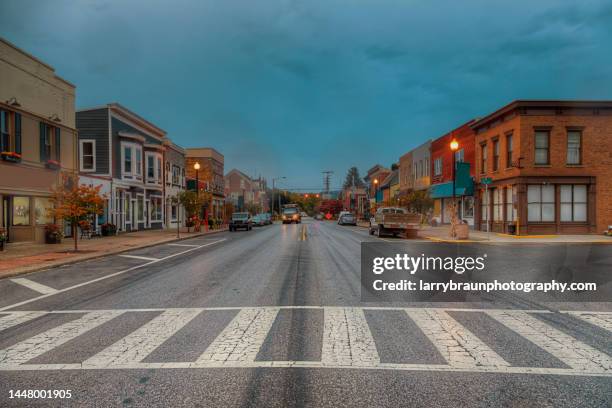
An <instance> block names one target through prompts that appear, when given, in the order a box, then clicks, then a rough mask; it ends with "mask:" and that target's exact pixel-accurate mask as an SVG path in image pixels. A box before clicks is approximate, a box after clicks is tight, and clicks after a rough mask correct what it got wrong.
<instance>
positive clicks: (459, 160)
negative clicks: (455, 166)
mask: <svg viewBox="0 0 612 408" xmlns="http://www.w3.org/2000/svg"><path fill="white" fill-rule="evenodd" d="M463 160H464V153H463V149H459V150H457V151H456V152H455V161H456V162H457V163H463Z"/></svg>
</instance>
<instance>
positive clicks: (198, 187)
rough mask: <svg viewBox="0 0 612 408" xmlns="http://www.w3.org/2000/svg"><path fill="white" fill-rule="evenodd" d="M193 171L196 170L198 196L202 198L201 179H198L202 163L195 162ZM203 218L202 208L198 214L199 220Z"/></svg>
mask: <svg viewBox="0 0 612 408" xmlns="http://www.w3.org/2000/svg"><path fill="white" fill-rule="evenodd" d="M193 169H194V170H195V176H196V177H195V182H196V184H195V188H196V196H197V197H198V198H199V197H200V179H199V177H198V170H200V163H198V162H195V163H194V165H193ZM201 216H202V208H200V214H198V218H200V217H201Z"/></svg>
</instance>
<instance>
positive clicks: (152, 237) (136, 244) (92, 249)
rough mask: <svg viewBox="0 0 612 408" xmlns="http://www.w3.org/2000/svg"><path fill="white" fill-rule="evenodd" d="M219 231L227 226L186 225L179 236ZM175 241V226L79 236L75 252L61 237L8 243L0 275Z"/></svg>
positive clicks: (0, 257) (1, 255)
mask: <svg viewBox="0 0 612 408" xmlns="http://www.w3.org/2000/svg"><path fill="white" fill-rule="evenodd" d="M221 231H227V228H223V229H218V230H211V231H208V232H189V233H188V232H187V228H182V229H181V238H180V239H181V240H183V239H188V238H193V237H197V236H201V235H207V234H214V233H217V232H221ZM176 240H177V238H176V229H172V230H147V231H138V232H130V233H125V234H120V235H117V236H113V237H101V238H92V239H83V240H79V251H78V252H76V253H75V252H72V249H73V247H74V241H73V240H72V238H65V239H63V240H62V243H61V244H34V243H31V242H23V243H21V242H19V243H13V244H8V245H6V246H5V247H4V251H2V252H0V278H6V277H9V276H14V275H20V274H23V273H27V272H33V271H37V270H40V269H47V268H51V267H55V266H60V265H65V264H69V263H74V262H78V261H83V260H86V259H92V258H98V257H101V256H105V255H110V254H116V253H120V252H125V251H129V250H132V249H137V248H144V247H148V246H153V245H157V244H160V243H164V242H171V241H176Z"/></svg>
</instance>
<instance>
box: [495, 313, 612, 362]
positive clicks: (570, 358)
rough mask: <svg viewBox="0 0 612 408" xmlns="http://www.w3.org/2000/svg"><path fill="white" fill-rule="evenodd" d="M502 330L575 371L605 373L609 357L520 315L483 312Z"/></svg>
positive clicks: (526, 314)
mask: <svg viewBox="0 0 612 408" xmlns="http://www.w3.org/2000/svg"><path fill="white" fill-rule="evenodd" d="M486 313H487V314H488V315H489V316H491V317H493V318H494V319H496V320H497V321H499V322H500V323H502V324H503V325H505V326H506V327H508V328H509V329H511V330H514V331H515V332H517V333H518V334H520V335H521V336H523V337H524V338H526V339H527V340H529V341H531V342H532V343H534V344H535V345H536V346H538V347H540V348H542V349H543V350H544V351H546V352H547V353H550V354H552V355H553V356H555V357H557V358H558V359H559V360H561V361H562V362H563V363H564V364H567V365H568V366H570V367H572V368H573V369H576V370H579V371H588V372H609V371H610V370H612V358H610V356H608V355H606V354H604V353H602V352H600V351H598V350H596V349H594V348H593V347H591V346H589V345H587V344H584V343H582V342H580V341H578V340H576V339H574V338H573V337H571V336H569V335H567V334H565V333H563V332H562V331H560V330H557V329H555V328H554V327H552V326H550V325H548V324H546V323H544V322H543V321H541V320H539V319H538V318H536V317H533V316H531V315H529V314H528V313H525V312H522V311H489V312H486Z"/></svg>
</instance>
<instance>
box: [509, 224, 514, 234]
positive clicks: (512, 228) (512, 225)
mask: <svg viewBox="0 0 612 408" xmlns="http://www.w3.org/2000/svg"><path fill="white" fill-rule="evenodd" d="M508 234H510V235H516V225H514V224H508Z"/></svg>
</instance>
